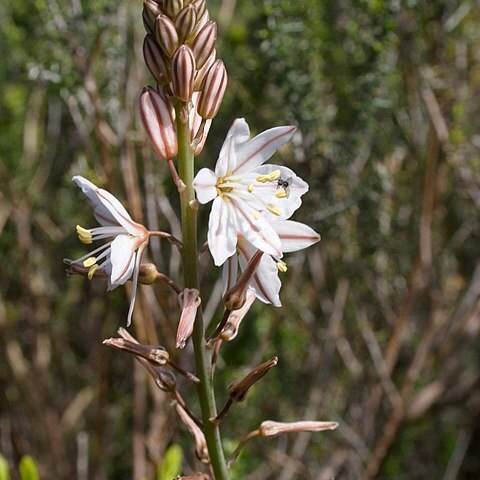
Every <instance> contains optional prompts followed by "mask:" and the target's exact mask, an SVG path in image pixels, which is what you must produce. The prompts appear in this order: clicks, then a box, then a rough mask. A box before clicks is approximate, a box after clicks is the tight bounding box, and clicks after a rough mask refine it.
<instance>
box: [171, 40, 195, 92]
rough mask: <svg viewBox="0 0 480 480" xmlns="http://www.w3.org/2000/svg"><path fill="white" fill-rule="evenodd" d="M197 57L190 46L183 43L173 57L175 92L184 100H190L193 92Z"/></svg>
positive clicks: (173, 86)
mask: <svg viewBox="0 0 480 480" xmlns="http://www.w3.org/2000/svg"><path fill="white" fill-rule="evenodd" d="M194 78H195V59H194V57H193V53H192V50H191V48H190V47H187V46H186V45H182V46H181V47H180V48H179V49H178V50H177V51H176V52H175V55H174V56H173V58H172V88H173V94H174V95H175V96H176V97H177V98H178V99H180V100H182V102H188V101H189V100H190V99H191V98H192V94H193V81H194Z"/></svg>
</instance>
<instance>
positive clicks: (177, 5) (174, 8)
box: [164, 0, 183, 18]
mask: <svg viewBox="0 0 480 480" xmlns="http://www.w3.org/2000/svg"><path fill="white" fill-rule="evenodd" d="M164 4H165V6H164V9H165V13H166V14H167V15H168V16H169V17H170V18H175V17H176V16H177V15H178V12H179V11H180V10H181V9H182V8H183V0H165V1H164Z"/></svg>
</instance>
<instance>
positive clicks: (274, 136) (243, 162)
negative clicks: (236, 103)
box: [234, 126, 296, 173]
mask: <svg viewBox="0 0 480 480" xmlns="http://www.w3.org/2000/svg"><path fill="white" fill-rule="evenodd" d="M295 130H296V127H292V126H287V127H275V128H271V129H269V130H265V131H264V132H262V133H260V134H259V135H257V136H256V137H254V138H252V139H251V140H250V141H248V142H246V143H243V144H242V145H239V146H238V148H237V152H236V153H237V164H236V166H235V170H234V171H235V173H243V172H247V171H249V170H252V169H254V168H256V167H258V166H260V165H262V164H263V163H264V162H266V161H267V160H268V159H269V158H270V157H271V156H272V155H273V154H274V153H275V152H276V151H277V150H278V149H279V148H280V147H281V146H282V145H283V144H284V143H285V142H288V140H290V138H292V136H293V134H294V133H295Z"/></svg>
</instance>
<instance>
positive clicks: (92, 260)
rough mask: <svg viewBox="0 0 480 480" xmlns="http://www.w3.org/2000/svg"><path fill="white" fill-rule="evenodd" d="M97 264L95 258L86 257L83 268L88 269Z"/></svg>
mask: <svg viewBox="0 0 480 480" xmlns="http://www.w3.org/2000/svg"><path fill="white" fill-rule="evenodd" d="M96 263H97V258H96V257H88V258H87V259H86V260H84V261H83V266H84V267H85V268H90V267H92V266H93V265H95V264H96Z"/></svg>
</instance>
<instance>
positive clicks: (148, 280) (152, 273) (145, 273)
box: [138, 263, 160, 285]
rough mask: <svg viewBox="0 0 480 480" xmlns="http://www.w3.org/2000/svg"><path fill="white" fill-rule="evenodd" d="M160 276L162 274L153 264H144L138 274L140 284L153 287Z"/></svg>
mask: <svg viewBox="0 0 480 480" xmlns="http://www.w3.org/2000/svg"><path fill="white" fill-rule="evenodd" d="M159 276H160V272H159V271H158V270H157V267H156V266H155V265H154V264H153V263H142V264H141V265H140V271H139V273H138V282H139V283H142V284H143V285H151V284H152V283H154V282H155V281H156V280H157V279H158V278H159Z"/></svg>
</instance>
